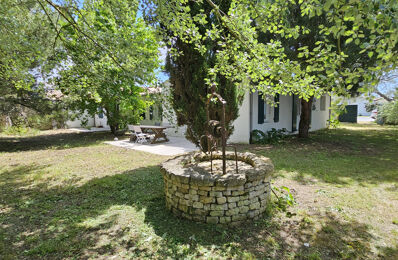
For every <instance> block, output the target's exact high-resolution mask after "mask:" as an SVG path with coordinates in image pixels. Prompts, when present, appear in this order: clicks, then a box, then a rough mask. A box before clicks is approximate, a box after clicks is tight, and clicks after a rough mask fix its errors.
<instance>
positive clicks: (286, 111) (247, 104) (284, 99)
mask: <svg viewBox="0 0 398 260" xmlns="http://www.w3.org/2000/svg"><path fill="white" fill-rule="evenodd" d="M163 105H164V104H163ZM330 105H331V104H330V96H327V95H325V96H323V97H322V98H319V99H314V101H313V106H312V111H311V128H310V131H315V130H319V129H323V128H326V127H328V120H329V110H330ZM300 107H301V106H300V100H299V99H298V98H297V97H296V98H294V97H293V96H280V97H279V120H276V121H277V122H275V110H276V109H278V108H275V107H273V106H271V105H269V104H266V103H265V104H264V122H263V123H259V120H258V117H259V97H258V93H257V92H256V93H250V92H246V93H245V95H244V99H243V102H242V105H241V106H240V107H239V116H238V118H237V119H236V120H235V121H234V122H233V127H234V132H233V134H232V135H231V136H230V138H229V139H228V142H230V143H244V144H248V143H249V142H250V133H251V131H252V130H255V129H257V130H261V131H263V132H265V133H266V132H267V131H270V130H271V129H272V128H275V129H282V128H286V130H287V131H288V132H289V133H296V132H297V129H298V126H299V123H300ZM294 110H295V112H294ZM156 111H157V110H156ZM163 111H165V107H164V109H163ZM154 112H155V111H154ZM167 118H171V119H170V121H169V120H168V119H167ZM158 120H160V119H158ZM152 121H154V120H152ZM152 121H151V122H149V121H145V120H144V121H143V122H142V124H152V123H153V122H152ZM155 121H156V120H155ZM174 121H175V115H174V114H172V115H171V116H170V115H169V116H163V118H162V120H161V125H162V126H168V127H169V128H167V129H166V130H165V133H166V134H167V135H168V136H176V137H184V136H185V132H186V126H180V127H177V126H175V125H174V123H173V122H174ZM159 122H160V121H159ZM67 126H68V127H82V125H81V121H80V120H75V121H68V122H67ZM87 126H89V127H93V126H95V127H108V125H107V120H106V116H105V115H103V117H102V118H101V117H100V116H99V115H98V114H97V115H95V117H94V118H93V117H91V118H89V120H88V125H87Z"/></svg>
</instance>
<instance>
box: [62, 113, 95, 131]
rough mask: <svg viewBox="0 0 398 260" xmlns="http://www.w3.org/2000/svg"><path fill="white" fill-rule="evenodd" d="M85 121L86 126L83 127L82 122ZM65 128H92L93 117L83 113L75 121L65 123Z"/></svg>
mask: <svg viewBox="0 0 398 260" xmlns="http://www.w3.org/2000/svg"><path fill="white" fill-rule="evenodd" d="M85 119H86V120H87V124H86V125H84V126H83V123H82V122H83V121H85ZM65 125H66V127H67V128H81V127H93V126H95V125H94V117H92V116H89V115H88V114H87V113H84V114H83V115H82V116H81V117H78V118H76V119H75V120H68V121H66V122H65Z"/></svg>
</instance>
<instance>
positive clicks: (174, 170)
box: [161, 153, 273, 224]
mask: <svg viewBox="0 0 398 260" xmlns="http://www.w3.org/2000/svg"><path fill="white" fill-rule="evenodd" d="M213 158H214V159H220V158H221V154H220V153H215V154H213ZM234 158H235V155H234V153H227V159H229V160H232V159H234ZM207 160H209V156H208V155H206V154H203V153H191V154H187V155H183V156H178V157H175V158H173V159H170V160H168V161H166V162H164V163H163V164H162V167H161V172H162V174H163V177H164V185H165V195H166V206H167V208H168V209H170V210H171V211H172V212H173V213H174V214H175V215H177V216H181V217H184V218H187V219H190V220H194V221H197V222H205V223H212V224H229V223H232V224H233V223H240V222H242V221H244V220H246V219H256V218H258V217H259V216H260V215H261V213H263V212H264V211H265V210H266V207H267V203H268V201H269V197H270V191H271V187H270V179H271V174H272V172H273V165H272V163H271V161H270V159H268V158H266V157H259V156H256V155H254V154H252V153H238V160H239V161H240V163H241V162H244V163H247V164H249V165H250V167H240V168H242V170H239V171H238V173H236V171H235V168H234V167H230V168H228V171H227V173H226V174H225V175H223V174H217V173H213V174H211V173H210V172H209V171H208V170H207V169H204V168H203V167H199V166H198V165H199V164H200V163H201V162H203V161H207Z"/></svg>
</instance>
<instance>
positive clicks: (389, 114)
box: [376, 100, 398, 125]
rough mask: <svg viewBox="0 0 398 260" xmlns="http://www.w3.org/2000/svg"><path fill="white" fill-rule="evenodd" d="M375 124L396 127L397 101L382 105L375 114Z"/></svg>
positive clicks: (397, 120)
mask: <svg viewBox="0 0 398 260" xmlns="http://www.w3.org/2000/svg"><path fill="white" fill-rule="evenodd" d="M376 121H377V123H379V124H388V125H398V101H397V100H396V101H393V102H389V103H386V104H383V105H382V106H381V107H380V109H379V111H378V113H377V120H376Z"/></svg>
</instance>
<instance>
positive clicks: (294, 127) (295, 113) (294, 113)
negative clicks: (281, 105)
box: [292, 95, 299, 132]
mask: <svg viewBox="0 0 398 260" xmlns="http://www.w3.org/2000/svg"><path fill="white" fill-rule="evenodd" d="M298 106H299V98H298V96H297V95H293V96H292V132H295V131H297V116H298Z"/></svg>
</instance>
